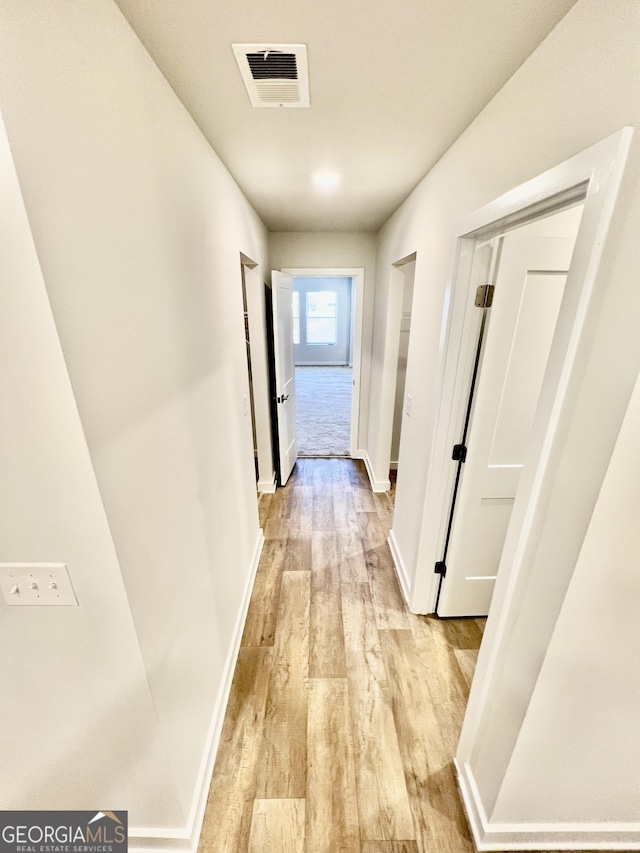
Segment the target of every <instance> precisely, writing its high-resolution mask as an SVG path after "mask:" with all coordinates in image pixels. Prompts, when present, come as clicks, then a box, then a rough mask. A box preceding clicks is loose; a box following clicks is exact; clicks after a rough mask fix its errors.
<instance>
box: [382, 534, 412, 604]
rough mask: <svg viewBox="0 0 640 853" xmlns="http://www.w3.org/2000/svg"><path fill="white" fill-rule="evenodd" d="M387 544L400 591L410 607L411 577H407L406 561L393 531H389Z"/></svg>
mask: <svg viewBox="0 0 640 853" xmlns="http://www.w3.org/2000/svg"><path fill="white" fill-rule="evenodd" d="M387 542H388V543H389V548H390V550H391V556H392V557H393V565H394V566H395V568H396V575H397V576H398V583H399V584H400V589H401V590H402V594H403V595H404V600H405V602H406V603H407V607H408V606H409V602H410V601H411V585H410V583H409V577H408V575H407V567H406V566H405V564H404V560H403V559H402V554H401V553H400V548H399V547H398V540H397V539H396V534H395V533H394V532H393V530H390V531H389V538H388V539H387Z"/></svg>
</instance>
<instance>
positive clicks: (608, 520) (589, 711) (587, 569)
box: [492, 380, 640, 823]
mask: <svg viewBox="0 0 640 853" xmlns="http://www.w3.org/2000/svg"><path fill="white" fill-rule="evenodd" d="M638 435H640V380H639V381H638V382H637V384H636V388H635V391H634V394H633V396H632V399H631V402H630V404H629V409H628V411H627V414H626V417H625V419H624V422H623V425H622V429H621V431H620V435H619V438H618V441H617V443H616V446H615V449H614V452H613V454H612V457H611V463H610V465H609V469H608V471H607V474H606V477H605V479H604V483H603V486H602V490H601V492H600V495H599V498H598V501H597V503H596V506H595V509H594V512H593V516H592V518H591V521H590V524H589V528H588V531H587V534H586V537H585V539H584V544H583V547H582V550H581V553H580V556H579V557H578V561H577V563H576V567H575V571H574V573H573V576H572V578H571V583H570V585H569V588H568V591H567V594H566V597H565V599H564V602H563V605H562V609H561V611H560V614H559V617H558V620H557V623H556V626H555V630H554V632H553V636H552V638H551V642H550V643H549V647H548V650H547V654H546V657H545V661H544V663H543V665H542V669H541V671H540V675H539V677H538V681H537V684H536V687H535V691H534V693H533V696H532V698H531V701H530V702H529V707H528V709H527V714H526V717H525V719H524V722H523V725H522V728H521V729H520V733H519V736H518V741H517V744H516V746H515V749H514V751H513V754H512V756H511V760H510V763H509V767H508V770H507V772H506V774H505V777H504V780H503V782H502V785H501V788H500V792H499V795H498V798H497V802H496V805H495V808H494V810H493V815H492V817H493V819H494V820H496V821H501V820H504V821H509V820H513V819H514V816H517V819H518V820H520V821H524V822H527V821H542V822H546V823H558V822H562V821H576V822H577V821H580V820H583V819H584V812H585V804H586V808H587V809H588V814H589V819H590V820H591V821H593V822H594V823H597V822H599V821H602V822H616V821H621V822H624V821H628V820H634V821H637V818H638V791H640V738H639V737H638V731H637V727H638V721H639V720H640V666H639V665H638V651H637V650H638V649H640V619H638V602H639V601H640V525H638V518H640V444H639V443H638ZM612 576H614V577H612ZM621 685H624V688H625V690H624V694H623V695H621V690H620V687H621ZM612 769H613V770H614V772H615V774H616V776H617V777H619V778H620V779H622V780H624V784H622V785H619V784H609V783H608V780H609V779H610V778H611V771H612ZM603 782H604V783H605V784H603Z"/></svg>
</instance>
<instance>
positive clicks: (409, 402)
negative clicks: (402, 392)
mask: <svg viewBox="0 0 640 853" xmlns="http://www.w3.org/2000/svg"><path fill="white" fill-rule="evenodd" d="M412 408H413V397H412V396H411V394H407V396H406V397H405V400H404V413H405V415H406V416H407V417H408V418H410V417H411V409H412Z"/></svg>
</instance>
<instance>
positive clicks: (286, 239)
mask: <svg viewBox="0 0 640 853" xmlns="http://www.w3.org/2000/svg"><path fill="white" fill-rule="evenodd" d="M269 254H270V258H271V265H272V267H273V269H275V270H281V269H283V268H293V269H295V268H296V267H298V268H301V269H305V268H307V267H309V268H312V267H316V268H318V269H322V268H328V269H331V268H332V267H333V268H336V269H337V268H340V267H348V268H354V267H355V268H357V267H362V268H363V269H364V306H363V317H362V365H361V378H360V389H361V390H360V423H359V425H358V433H359V434H358V449H361V448H362V449H364V447H365V444H366V436H367V432H368V414H369V408H370V401H369V386H370V377H371V331H372V322H373V312H374V292H375V279H376V236H375V234H354V233H347V234H337V233H326V234H307V233H302V232H300V233H297V232H287V233H272V234H270V235H269ZM385 479H386V477H385Z"/></svg>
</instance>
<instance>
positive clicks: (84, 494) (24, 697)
mask: <svg viewBox="0 0 640 853" xmlns="http://www.w3.org/2000/svg"><path fill="white" fill-rule="evenodd" d="M0 194H1V197H2V207H1V210H0V235H1V242H2V247H3V249H2V252H0V316H2V318H3V319H2V339H1V343H0V347H1V358H0V397H1V398H2V400H3V405H2V408H1V410H0V470H1V471H2V476H1V477H0V506H1V507H2V512H1V514H0V519H1V526H0V553H1V557H0V559H2V561H3V562H8V563H11V562H64V563H67V565H68V567H69V572H70V575H71V578H72V582H73V585H74V588H75V591H76V595H77V598H78V600H79V602H80V606H79V607H78V608H67V607H63V608H59V607H52V608H35V607H7V606H6V605H5V604H4V599H0V647H1V648H2V661H1V663H0V670H1V684H2V687H1V689H0V697H1V698H0V720H1V723H2V749H1V750H0V807H1V808H3V809H23V808H34V809H37V808H41V809H53V808H65V807H69V808H70V807H73V808H78V809H91V808H95V804H96V803H99V802H109V803H112V804H113V808H116V809H126V808H127V807H128V805H127V804H128V803H130V802H132V803H136V804H137V818H138V819H139V820H143V821H145V822H148V823H150V824H151V825H159V826H161V825H168V826H171V825H172V824H174V823H175V824H180V823H181V822H182V821H183V820H184V814H183V812H182V810H181V808H180V804H179V802H178V801H177V798H176V791H175V786H174V784H173V783H172V780H171V777H170V774H169V772H168V763H167V760H166V754H165V751H164V748H163V742H162V737H161V732H160V728H159V725H158V720H157V717H156V714H155V710H154V707H153V697H152V695H151V693H150V691H149V687H148V685H147V681H146V674H145V669H144V662H143V660H142V656H141V653H140V647H139V644H138V640H137V637H136V632H135V627H134V624H133V621H132V619H131V614H130V612H129V608H128V605H127V599H126V594H125V590H124V586H123V583H122V577H121V574H120V570H119V566H118V559H117V555H116V552H115V549H114V545H113V541H112V539H111V535H110V531H109V526H108V523H107V519H106V517H105V513H104V508H103V505H102V501H101V499H100V492H99V490H98V484H97V483H96V479H95V476H94V472H93V469H92V466H91V459H90V456H89V453H88V450H87V446H86V442H85V440H84V435H83V432H82V424H81V423H80V419H79V417H78V411H77V409H76V404H75V400H74V397H73V392H72V389H71V385H70V383H69V378H68V375H67V371H66V368H65V364H64V356H63V353H62V350H61V348H60V342H59V340H58V337H57V334H56V329H55V324H54V319H53V316H52V314H51V309H50V306H49V301H48V299H47V293H46V290H45V286H44V281H43V279H42V273H41V271H40V267H39V264H38V258H37V255H36V250H35V246H34V244H33V239H32V237H31V232H30V229H29V223H28V221H27V216H26V212H25V209H24V204H23V201H22V197H21V195H20V188H19V185H18V179H17V176H16V173H15V168H14V165H13V161H12V158H11V153H10V151H9V145H8V142H7V139H6V136H5V131H4V126H3V125H1V124H0Z"/></svg>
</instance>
